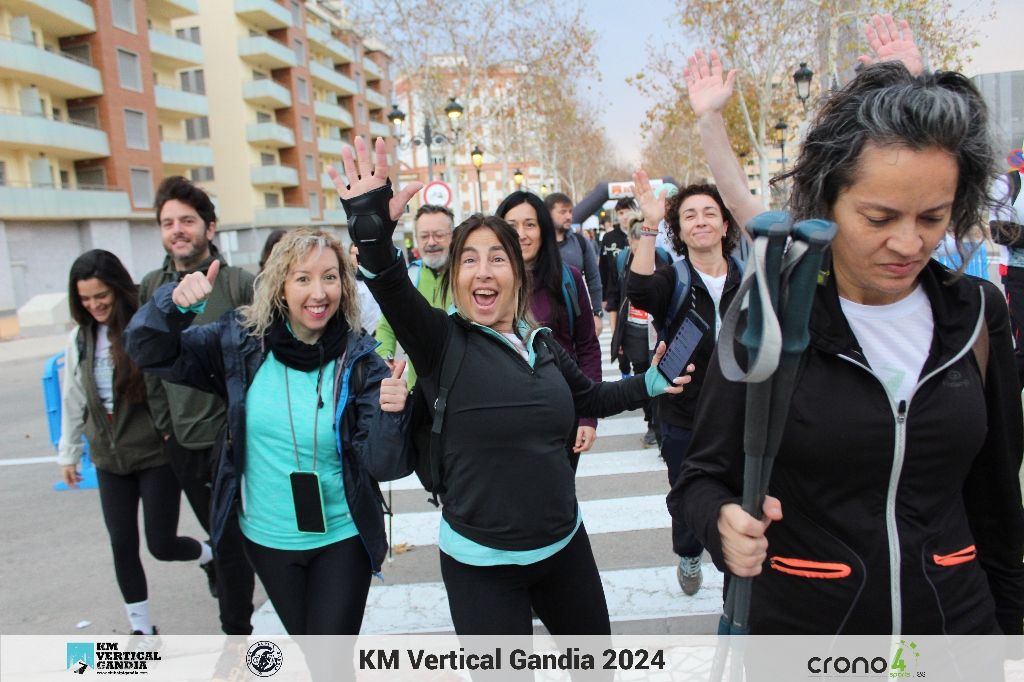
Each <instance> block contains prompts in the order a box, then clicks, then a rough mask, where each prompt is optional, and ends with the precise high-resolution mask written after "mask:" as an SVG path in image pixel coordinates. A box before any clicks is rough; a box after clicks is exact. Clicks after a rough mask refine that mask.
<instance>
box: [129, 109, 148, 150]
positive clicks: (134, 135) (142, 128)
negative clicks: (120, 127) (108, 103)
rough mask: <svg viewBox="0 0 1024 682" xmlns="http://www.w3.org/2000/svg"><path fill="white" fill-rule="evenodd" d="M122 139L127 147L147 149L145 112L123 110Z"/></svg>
mask: <svg viewBox="0 0 1024 682" xmlns="http://www.w3.org/2000/svg"><path fill="white" fill-rule="evenodd" d="M124 139H125V146H127V147H128V148H129V149H149V135H148V134H147V132H146V114H145V112H142V111H134V110H132V109H125V110H124Z"/></svg>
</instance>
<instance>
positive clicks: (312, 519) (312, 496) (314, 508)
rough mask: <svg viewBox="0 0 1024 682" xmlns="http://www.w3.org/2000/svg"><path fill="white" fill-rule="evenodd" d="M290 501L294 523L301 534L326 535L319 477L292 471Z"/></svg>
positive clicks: (325, 521)
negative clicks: (293, 505) (292, 507)
mask: <svg viewBox="0 0 1024 682" xmlns="http://www.w3.org/2000/svg"><path fill="white" fill-rule="evenodd" d="M291 481H292V501H293V502H294V503H295V523H296V525H297V526H298V529H299V531H300V532H302V533H326V532H327V519H326V517H325V516H324V500H323V497H322V495H321V493H320V476H319V475H317V473H316V472H315V471H293V472H292V473H291Z"/></svg>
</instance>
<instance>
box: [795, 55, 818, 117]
mask: <svg viewBox="0 0 1024 682" xmlns="http://www.w3.org/2000/svg"><path fill="white" fill-rule="evenodd" d="M812 78H814V72H813V71H811V70H810V69H808V68H807V62H800V68H799V69H797V70H796V71H794V72H793V82H794V83H796V98H797V99H798V100H800V103H801V104H803V105H804V113H806V112H807V100H808V98H810V96H811V79H812Z"/></svg>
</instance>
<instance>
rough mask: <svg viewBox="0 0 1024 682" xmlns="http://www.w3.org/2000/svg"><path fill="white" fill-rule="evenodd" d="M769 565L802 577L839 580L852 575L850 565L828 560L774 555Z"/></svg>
mask: <svg viewBox="0 0 1024 682" xmlns="http://www.w3.org/2000/svg"><path fill="white" fill-rule="evenodd" d="M768 565H769V566H771V567H772V568H773V569H775V570H776V571H778V572H780V573H788V574H789V575H796V576H800V577H801V578H818V579H825V580H838V579H839V578H845V577H847V576H849V575H850V572H851V571H850V567H849V565H847V564H840V563H834V562H828V561H809V560H807V559H793V558H791V557H781V556H773V557H771V558H770V559H769V560H768Z"/></svg>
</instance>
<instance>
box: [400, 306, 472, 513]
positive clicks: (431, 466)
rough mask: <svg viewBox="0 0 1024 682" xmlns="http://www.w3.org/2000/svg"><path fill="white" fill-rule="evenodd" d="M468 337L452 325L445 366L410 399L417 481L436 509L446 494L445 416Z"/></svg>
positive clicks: (419, 385) (418, 385) (423, 381)
mask: <svg viewBox="0 0 1024 682" xmlns="http://www.w3.org/2000/svg"><path fill="white" fill-rule="evenodd" d="M466 334H467V332H466V330H465V329H463V328H462V325H460V324H458V323H457V322H456V323H455V324H453V325H451V333H449V334H448V341H447V343H446V344H445V349H444V356H443V357H442V359H441V365H440V366H439V367H438V368H437V370H436V371H435V372H434V375H433V376H432V377H429V378H423V377H420V378H419V380H418V381H417V382H416V386H415V387H414V388H413V391H412V395H411V396H410V398H411V399H412V401H413V403H412V418H411V419H412V421H411V424H412V434H413V436H412V439H413V443H412V444H413V449H414V451H415V452H414V454H413V457H414V458H415V463H414V468H415V470H416V477H417V478H418V479H420V483H421V484H422V485H423V489H424V490H426V491H427V492H428V493H431V496H430V497H429V498H427V501H428V502H430V503H431V504H432V505H434V506H435V507H438V506H440V504H439V503H438V501H437V496H438V495H439V494H444V492H445V488H444V484H443V483H442V480H443V472H442V470H441V453H442V439H441V437H442V431H443V430H444V414H445V409H446V408H447V406H448V393H449V391H451V388H452V385H453V384H454V383H455V378H456V377H457V376H458V374H459V369H461V368H462V358H463V357H464V356H465V355H466ZM435 377H436V378H435Z"/></svg>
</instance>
